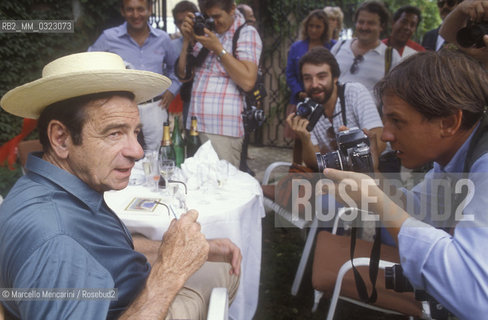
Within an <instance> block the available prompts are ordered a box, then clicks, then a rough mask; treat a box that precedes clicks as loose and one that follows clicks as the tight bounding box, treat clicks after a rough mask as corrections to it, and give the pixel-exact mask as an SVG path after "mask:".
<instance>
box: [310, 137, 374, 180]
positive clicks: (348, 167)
mask: <svg viewBox="0 0 488 320" xmlns="http://www.w3.org/2000/svg"><path fill="white" fill-rule="evenodd" d="M336 137H337V138H336V141H337V147H338V150H337V151H332V152H328V153H326V154H320V153H319V152H317V153H316V154H315V156H316V157H317V165H318V168H319V172H322V171H324V169H325V168H333V169H339V170H344V171H355V172H363V173H371V172H373V158H372V156H371V151H370V148H369V138H368V137H367V136H366V135H365V134H364V132H363V131H362V130H360V129H358V128H351V129H349V130H346V131H341V132H339V133H337V135H336Z"/></svg>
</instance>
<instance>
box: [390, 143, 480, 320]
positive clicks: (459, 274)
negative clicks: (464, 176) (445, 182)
mask: <svg viewBox="0 0 488 320" xmlns="http://www.w3.org/2000/svg"><path fill="white" fill-rule="evenodd" d="M472 136H473V135H471V137H470V138H469V139H468V140H467V141H466V142H465V143H464V144H463V145H462V147H461V148H460V149H459V150H458V151H457V152H456V154H455V155H454V157H453V158H452V159H451V161H450V162H449V163H448V164H447V165H446V166H445V167H442V166H440V165H439V164H437V163H435V164H434V168H433V169H432V170H431V171H430V172H428V173H427V175H426V177H425V179H424V181H423V182H422V183H420V184H419V185H417V186H415V187H414V188H413V189H412V191H411V192H409V191H405V190H404V192H405V195H406V196H407V198H408V199H410V200H412V201H414V202H415V204H416V206H417V207H418V205H419V204H420V200H421V199H422V198H421V197H422V194H423V191H422V190H425V188H426V187H425V185H426V184H430V183H431V182H432V181H433V179H435V178H436V177H438V176H439V175H443V174H449V175H450V176H451V177H452V176H455V174H456V173H460V172H463V168H464V162H465V160H466V153H467V151H468V147H469V142H470V141H471V138H472ZM469 179H470V180H471V181H472V182H473V186H472V187H471V190H470V192H469V195H470V196H472V199H471V201H469V203H467V204H465V207H464V210H463V214H464V215H463V218H462V220H461V221H459V222H458V223H457V225H456V228H455V229H454V235H453V236H451V235H450V234H449V233H447V232H445V231H443V230H441V229H436V228H434V227H432V226H431V225H429V224H426V223H424V222H421V221H419V220H417V219H414V218H409V219H407V220H406V221H405V223H403V225H402V227H401V229H400V233H399V235H398V243H399V250H400V258H401V264H402V267H403V272H404V274H405V275H406V276H407V277H408V279H409V280H410V282H411V283H412V285H413V286H414V287H415V288H417V289H425V290H426V291H427V292H428V293H429V294H430V295H432V296H433V297H434V298H435V299H436V300H437V301H438V302H439V303H441V304H442V305H443V306H445V307H446V308H447V309H448V310H450V311H451V312H452V313H454V314H455V315H456V316H457V317H459V318H460V319H486V315H487V314H488V251H487V249H486V247H487V243H488V211H487V210H488V209H487V208H488V196H487V193H486V190H488V154H484V155H483V156H481V157H480V158H479V159H478V160H476V162H475V163H474V164H473V166H472V167H471V170H470V173H469ZM451 181H455V180H453V179H451ZM453 184H454V182H453ZM423 195H424V199H425V193H424V194H423ZM433 201H437V199H436V197H435V196H432V197H427V200H424V207H423V208H424V209H423V211H422V210H421V213H422V212H423V213H425V214H426V217H425V220H427V221H429V220H430V221H433V220H436V218H435V216H433V215H434V214H436V213H437V212H431V211H430V210H429V208H430V203H431V202H433ZM457 208H458V207H457V206H456V207H455V208H454V209H457ZM452 211H454V210H451V213H452ZM471 219H472V220H473V221H470V220H471ZM458 220H459V219H458Z"/></svg>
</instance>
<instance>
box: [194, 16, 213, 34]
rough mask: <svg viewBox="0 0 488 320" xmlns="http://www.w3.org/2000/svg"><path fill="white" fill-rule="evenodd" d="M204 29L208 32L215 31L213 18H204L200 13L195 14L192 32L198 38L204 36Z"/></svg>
mask: <svg viewBox="0 0 488 320" xmlns="http://www.w3.org/2000/svg"><path fill="white" fill-rule="evenodd" d="M204 28H207V29H208V30H210V31H214V30H215V21H214V19H213V18H206V17H205V16H204V15H203V14H202V13H200V12H195V18H194V19H193V32H195V34H196V35H198V36H203V35H204V34H205V31H204V30H203V29H204Z"/></svg>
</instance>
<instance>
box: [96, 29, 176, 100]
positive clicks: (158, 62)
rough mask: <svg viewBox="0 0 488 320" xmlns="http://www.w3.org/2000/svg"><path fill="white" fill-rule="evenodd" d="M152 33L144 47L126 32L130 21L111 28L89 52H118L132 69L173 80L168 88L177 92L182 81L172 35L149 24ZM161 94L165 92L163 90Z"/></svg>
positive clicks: (174, 92) (172, 91)
mask: <svg viewBox="0 0 488 320" xmlns="http://www.w3.org/2000/svg"><path fill="white" fill-rule="evenodd" d="M149 30H150V31H149V36H148V37H147V39H146V41H145V42H144V44H143V45H142V46H140V45H139V44H138V43H137V42H136V41H135V40H134V39H132V38H131V36H130V35H129V33H128V32H127V22H124V23H123V24H121V25H120V26H118V27H114V28H110V29H107V30H105V31H103V33H102V34H101V35H100V37H98V39H97V41H95V43H94V44H93V45H92V46H90V47H89V48H88V51H106V52H112V53H116V54H118V55H119V56H121V57H122V59H124V61H125V62H126V64H127V65H128V66H129V67H131V68H132V69H137V70H146V71H152V72H155V73H159V74H162V75H165V76H167V77H168V78H170V79H171V86H170V87H169V88H168V90H169V91H170V92H171V93H172V94H173V95H176V94H177V93H178V91H179V90H180V86H181V83H180V81H179V80H178V78H177V77H176V75H175V69H174V67H175V62H176V59H177V58H178V56H179V53H178V54H176V53H175V51H174V50H173V49H172V44H171V38H170V37H169V36H168V34H167V33H166V32H164V31H163V30H159V29H155V28H153V27H151V26H149ZM161 93H162V92H161Z"/></svg>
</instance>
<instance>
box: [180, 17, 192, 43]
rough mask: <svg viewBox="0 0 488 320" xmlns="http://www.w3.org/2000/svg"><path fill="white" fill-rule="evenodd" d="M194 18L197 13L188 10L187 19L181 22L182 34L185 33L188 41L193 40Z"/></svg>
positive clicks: (184, 37) (184, 35)
mask: <svg viewBox="0 0 488 320" xmlns="http://www.w3.org/2000/svg"><path fill="white" fill-rule="evenodd" d="M193 19H195V15H194V14H193V12H188V14H187V15H186V17H185V19H184V20H183V22H182V23H181V28H180V31H181V34H183V39H184V40H186V41H190V40H191V42H193V39H194V38H193V35H194V33H193V24H194V22H193Z"/></svg>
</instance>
